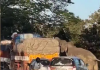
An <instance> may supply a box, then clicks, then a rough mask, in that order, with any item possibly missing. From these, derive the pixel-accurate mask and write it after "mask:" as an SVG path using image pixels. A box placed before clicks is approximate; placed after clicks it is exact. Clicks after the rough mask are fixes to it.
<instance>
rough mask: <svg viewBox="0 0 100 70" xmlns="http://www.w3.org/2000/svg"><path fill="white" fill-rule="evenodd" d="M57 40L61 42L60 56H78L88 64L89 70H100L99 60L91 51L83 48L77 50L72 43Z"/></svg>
mask: <svg viewBox="0 0 100 70" xmlns="http://www.w3.org/2000/svg"><path fill="white" fill-rule="evenodd" d="M55 39H56V40H58V41H59V46H60V54H63V53H65V54H66V55H60V56H76V57H79V58H81V59H82V60H83V61H84V62H85V63H87V64H88V69H89V70H98V61H99V60H98V59H97V58H96V56H95V55H93V54H92V53H91V52H90V51H88V50H85V49H83V48H77V47H76V46H74V45H73V44H72V43H71V42H66V41H65V40H60V39H59V38H57V37H56V38H55Z"/></svg>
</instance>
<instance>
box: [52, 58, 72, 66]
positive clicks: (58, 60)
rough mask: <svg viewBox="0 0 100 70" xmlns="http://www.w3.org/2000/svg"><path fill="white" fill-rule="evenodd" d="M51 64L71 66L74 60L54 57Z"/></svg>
mask: <svg viewBox="0 0 100 70" xmlns="http://www.w3.org/2000/svg"><path fill="white" fill-rule="evenodd" d="M50 65H51V66H66V65H67V66H70V65H72V60H71V59H68V58H54V59H53V60H52V61H51V64H50Z"/></svg>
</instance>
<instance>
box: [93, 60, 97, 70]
mask: <svg viewBox="0 0 100 70" xmlns="http://www.w3.org/2000/svg"><path fill="white" fill-rule="evenodd" d="M94 70H98V62H97V61H95V65H94Z"/></svg>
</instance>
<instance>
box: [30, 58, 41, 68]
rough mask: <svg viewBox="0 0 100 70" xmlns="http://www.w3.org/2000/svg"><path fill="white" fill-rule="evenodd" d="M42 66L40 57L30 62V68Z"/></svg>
mask: <svg viewBox="0 0 100 70" xmlns="http://www.w3.org/2000/svg"><path fill="white" fill-rule="evenodd" d="M40 67H41V63H40V58H39V57H37V58H36V60H33V61H32V63H31V64H30V70H39V69H40Z"/></svg>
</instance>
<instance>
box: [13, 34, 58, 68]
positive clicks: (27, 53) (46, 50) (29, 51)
mask: <svg viewBox="0 0 100 70" xmlns="http://www.w3.org/2000/svg"><path fill="white" fill-rule="evenodd" d="M22 36H23V37H22ZM18 37H19V38H18ZM12 43H13V52H12V55H11V67H12V70H19V69H21V70H28V69H29V68H28V63H30V62H31V61H32V60H33V59H36V58H37V57H39V58H45V59H48V60H51V59H52V58H53V57H59V51H60V49H59V42H58V41H57V40H55V39H53V38H41V37H37V38H36V37H34V36H33V35H32V34H16V35H15V37H14V38H13V40H12Z"/></svg>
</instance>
